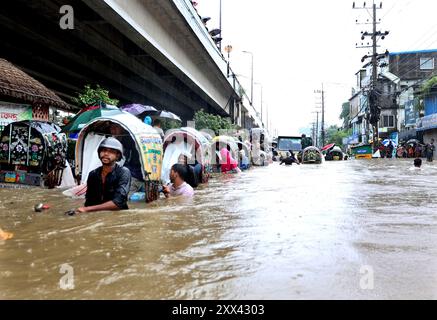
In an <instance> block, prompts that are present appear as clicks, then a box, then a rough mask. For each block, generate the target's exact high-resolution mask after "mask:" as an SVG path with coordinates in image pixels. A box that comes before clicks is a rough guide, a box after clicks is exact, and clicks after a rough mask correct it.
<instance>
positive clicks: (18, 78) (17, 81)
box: [0, 58, 71, 109]
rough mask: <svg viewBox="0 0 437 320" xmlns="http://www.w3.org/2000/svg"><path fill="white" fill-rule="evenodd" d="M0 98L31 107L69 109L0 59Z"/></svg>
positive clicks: (43, 88) (65, 104)
mask: <svg viewBox="0 0 437 320" xmlns="http://www.w3.org/2000/svg"><path fill="white" fill-rule="evenodd" d="M2 97H10V98H13V99H14V100H19V101H20V102H23V103H29V104H32V105H40V106H46V107H48V106H52V107H57V108H60V109H70V108H71V107H70V106H69V105H68V104H67V103H65V102H64V101H63V100H62V99H61V98H59V97H58V96H57V95H56V94H55V93H54V92H52V91H51V90H49V89H47V88H46V87H45V86H44V85H43V84H42V83H40V82H39V81H37V80H35V79H34V78H32V77H31V76H29V75H28V74H26V73H25V72H23V71H22V70H20V69H18V68H17V67H16V66H14V65H13V64H12V63H10V62H9V61H7V60H4V59H1V58H0V98H2Z"/></svg>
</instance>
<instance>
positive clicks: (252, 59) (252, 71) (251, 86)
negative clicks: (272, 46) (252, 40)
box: [243, 51, 253, 105]
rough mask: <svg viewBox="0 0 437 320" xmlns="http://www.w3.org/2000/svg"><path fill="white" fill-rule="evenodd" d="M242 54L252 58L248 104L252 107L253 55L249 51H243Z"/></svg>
mask: <svg viewBox="0 0 437 320" xmlns="http://www.w3.org/2000/svg"><path fill="white" fill-rule="evenodd" d="M243 53H248V54H250V56H251V57H252V67H251V70H252V71H251V76H250V78H251V85H250V104H251V105H253V53H252V52H250V51H243Z"/></svg>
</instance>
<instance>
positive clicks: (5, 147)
mask: <svg viewBox="0 0 437 320" xmlns="http://www.w3.org/2000/svg"><path fill="white" fill-rule="evenodd" d="M66 154H67V137H66V135H65V134H64V133H61V128H60V127H59V126H57V125H56V124H54V123H51V122H45V121H35V120H25V121H17V122H12V123H10V124H8V125H7V126H6V127H5V129H4V130H3V132H2V135H1V138H0V184H1V187H5V188H11V187H13V188H20V187H26V186H37V187H48V188H49V189H52V188H54V187H56V186H59V185H60V184H61V182H62V174H63V171H64V168H65V167H66V166H65V164H66Z"/></svg>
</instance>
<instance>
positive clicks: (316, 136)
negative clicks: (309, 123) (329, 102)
mask: <svg viewBox="0 0 437 320" xmlns="http://www.w3.org/2000/svg"><path fill="white" fill-rule="evenodd" d="M313 113H316V114H317V118H316V119H317V120H316V132H315V139H313V142H314V140H315V141H316V144H315V146H316V147H319V113H320V111H315V112H313Z"/></svg>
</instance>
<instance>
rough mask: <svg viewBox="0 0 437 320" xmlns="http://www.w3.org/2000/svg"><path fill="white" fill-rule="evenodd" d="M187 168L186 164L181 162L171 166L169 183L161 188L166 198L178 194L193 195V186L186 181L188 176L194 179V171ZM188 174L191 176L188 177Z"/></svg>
mask: <svg viewBox="0 0 437 320" xmlns="http://www.w3.org/2000/svg"><path fill="white" fill-rule="evenodd" d="M188 168H189V167H188V166H187V165H185V164H181V163H176V164H174V165H173V166H172V167H171V170H170V181H171V184H170V185H167V186H164V187H163V188H162V192H163V193H164V195H165V197H166V198H169V197H178V196H184V197H192V196H193V195H194V190H193V187H191V186H190V185H189V184H188V183H187V182H186V181H187V180H189V179H190V178H192V179H194V173H193V172H192V171H190V170H189V169H188ZM189 175H193V176H192V177H190V176H189Z"/></svg>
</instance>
